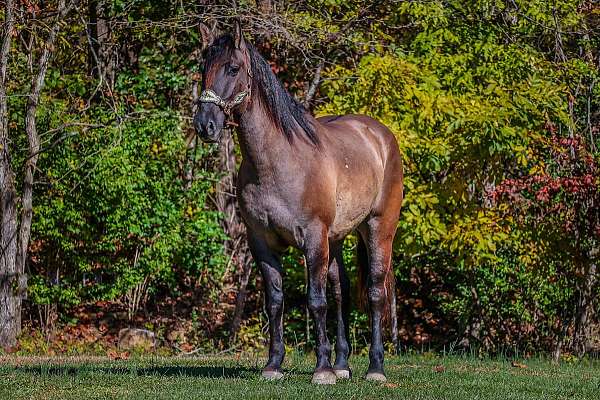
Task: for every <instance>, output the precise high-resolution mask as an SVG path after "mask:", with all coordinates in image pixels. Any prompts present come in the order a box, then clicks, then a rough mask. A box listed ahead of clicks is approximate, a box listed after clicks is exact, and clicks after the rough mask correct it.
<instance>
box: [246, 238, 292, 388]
mask: <svg viewBox="0 0 600 400" xmlns="http://www.w3.org/2000/svg"><path fill="white" fill-rule="evenodd" d="M248 241H249V243H250V250H251V252H252V257H253V258H254V260H255V261H256V264H257V265H258V267H259V268H260V272H261V274H262V278H263V286H264V290H265V299H266V306H267V307H266V309H267V315H268V317H269V339H270V340H269V361H268V362H267V365H266V366H265V368H264V369H263V372H262V376H263V377H264V378H265V379H269V380H273V379H281V378H283V373H282V372H281V363H282V362H283V357H284V356H285V346H284V344H283V281H282V276H281V275H282V272H283V271H282V268H281V263H280V261H279V257H278V256H277V254H276V253H274V252H273V251H272V250H270V249H269V248H268V246H267V244H266V243H265V242H264V241H263V240H260V239H257V238H256V237H250V235H248Z"/></svg>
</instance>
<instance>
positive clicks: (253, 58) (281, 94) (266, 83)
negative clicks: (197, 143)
mask: <svg viewBox="0 0 600 400" xmlns="http://www.w3.org/2000/svg"><path fill="white" fill-rule="evenodd" d="M233 46H234V40H233V37H232V36H231V35H229V34H225V35H223V36H221V37H219V38H218V39H216V40H215V42H214V43H213V44H212V46H210V47H209V48H208V49H207V52H206V56H205V57H206V61H207V67H208V66H209V65H210V63H211V61H212V60H214V59H215V58H216V57H217V56H218V55H220V54H222V53H223V52H224V51H231V49H233ZM246 47H247V49H248V54H249V56H250V69H251V72H252V81H253V83H254V86H253V87H254V88H258V90H259V91H260V94H261V95H262V98H263V99H264V101H265V102H266V106H267V107H268V109H269V111H270V112H271V118H272V119H273V122H275V124H276V125H277V126H278V127H279V128H280V129H281V131H282V132H283V134H284V135H285V137H286V138H287V139H288V140H289V141H290V142H291V141H292V140H293V139H294V136H296V135H302V134H303V135H305V136H306V138H308V139H309V140H310V141H311V142H312V143H313V144H315V145H318V144H319V137H318V136H317V133H316V131H315V127H314V125H313V123H312V121H311V118H310V115H309V114H308V111H307V110H306V109H305V108H304V106H302V104H300V103H299V102H298V101H297V100H296V99H295V98H294V97H293V96H291V95H290V94H289V93H288V92H287V91H286V90H285V88H284V87H283V85H282V84H281V83H280V82H279V80H278V79H277V77H276V76H275V74H274V73H273V71H272V70H271V67H270V66H269V64H268V63H267V61H266V60H265V59H264V58H263V57H262V56H261V55H260V53H259V52H258V50H256V48H255V47H254V46H253V45H252V44H250V43H248V42H246Z"/></svg>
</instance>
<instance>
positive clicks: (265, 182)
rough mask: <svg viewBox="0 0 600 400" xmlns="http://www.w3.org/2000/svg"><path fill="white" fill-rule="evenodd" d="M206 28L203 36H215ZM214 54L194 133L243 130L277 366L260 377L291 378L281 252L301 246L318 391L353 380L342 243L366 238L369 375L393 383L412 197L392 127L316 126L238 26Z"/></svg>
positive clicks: (251, 238)
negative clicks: (395, 286)
mask: <svg viewBox="0 0 600 400" xmlns="http://www.w3.org/2000/svg"><path fill="white" fill-rule="evenodd" d="M206 32H208V30H205V35H206ZM204 39H205V40H207V39H208V40H207V41H208V42H209V43H212V45H210V46H209V47H208V48H207V50H206V52H205V64H204V74H203V81H202V92H201V95H200V97H199V99H198V102H199V109H198V112H197V114H196V115H195V117H194V126H195V128H196V131H197V133H198V134H199V135H200V137H201V138H202V139H203V140H204V141H210V142H216V141H218V140H219V139H220V135H221V130H222V128H223V125H224V123H225V122H226V119H228V118H230V117H231V118H233V119H234V121H235V122H236V123H237V124H238V125H239V128H238V129H237V132H238V139H239V143H240V147H241V152H242V163H241V166H240V170H239V177H238V186H237V197H238V201H239V205H240V209H241V212H242V215H243V218H244V222H245V224H246V226H247V230H248V243H249V245H250V249H251V252H252V255H253V257H254V260H255V261H256V263H257V265H258V266H259V268H260V270H261V273H262V276H263V281H264V288H265V291H266V305H267V313H268V317H269V333H270V346H269V360H268V362H267V365H266V367H265V368H264V370H263V373H262V375H263V376H264V377H265V378H267V379H280V378H282V377H283V374H282V372H281V363H282V361H283V357H284V345H283V322H282V317H283V291H282V273H283V270H282V267H281V264H280V254H281V253H282V252H283V251H284V250H285V249H286V248H287V247H288V246H294V247H296V248H298V249H300V250H301V251H303V252H304V254H305V256H306V261H307V268H308V306H309V309H310V310H311V313H312V315H313V318H314V320H315V329H316V340H317V347H316V353H317V365H316V368H315V372H314V374H313V378H312V381H313V382H314V383H321V384H331V383H335V381H336V377H337V378H349V377H350V368H349V366H348V356H349V353H350V346H349V343H348V313H349V304H350V293H349V281H348V277H347V276H346V273H345V270H344V265H343V262H342V242H343V240H344V238H345V237H346V235H348V234H349V233H351V232H353V231H358V233H359V237H360V239H359V248H358V255H359V257H358V259H359V264H360V266H359V270H360V271H361V272H360V274H361V275H362V279H359V281H362V282H364V283H365V287H366V286H367V284H368V288H365V289H364V291H365V292H366V295H365V297H368V305H369V311H370V313H371V315H370V319H371V334H372V338H371V348H370V351H369V369H368V372H367V375H366V379H369V380H380V381H383V380H385V379H386V378H385V375H384V372H383V353H384V349H383V342H382V318H383V317H384V315H385V314H386V313H389V310H390V299H391V296H392V295H393V294H392V293H391V292H390V287H391V282H392V279H393V271H392V267H391V253H392V241H393V239H394V235H395V233H396V226H397V223H398V218H399V216H400V207H401V204H402V196H403V184H402V181H403V177H402V161H401V157H400V153H399V150H398V144H397V142H396V139H395V138H394V135H393V134H392V133H391V132H390V130H389V129H388V128H387V127H385V126H384V125H382V124H381V123H379V122H377V121H375V120H373V119H371V118H369V117H367V116H364V115H344V116H328V117H322V118H318V119H315V118H314V117H312V116H311V115H310V113H308V112H307V111H306V110H305V109H304V108H303V107H302V106H301V105H300V104H299V103H298V102H297V101H296V100H294V99H293V97H291V96H290V95H289V94H288V93H287V92H286V90H285V89H284V88H283V86H282V85H281V83H280V82H279V81H278V80H277V78H276V77H275V75H274V74H273V72H272V71H271V68H270V67H269V65H268V63H267V62H266V61H265V60H264V58H262V57H261V56H260V54H259V53H258V52H257V51H256V49H255V48H254V47H253V46H252V45H251V44H249V43H246V42H245V40H244V37H243V35H242V31H241V28H240V26H239V23H237V22H236V28H235V33H234V34H233V35H228V34H227V35H223V36H220V37H218V38H216V39H215V40H213V38H204ZM328 277H329V280H330V283H331V286H332V288H333V291H334V297H335V299H336V304H337V340H336V346H335V351H336V359H335V363H334V365H333V367H332V366H331V362H330V356H331V346H330V344H329V340H328V338H327V330H326V326H325V325H326V311H327V300H326V295H325V294H326V293H325V290H326V286H327V279H328Z"/></svg>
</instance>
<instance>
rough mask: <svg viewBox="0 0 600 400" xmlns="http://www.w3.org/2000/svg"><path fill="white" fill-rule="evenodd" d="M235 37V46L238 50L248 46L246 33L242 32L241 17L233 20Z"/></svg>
mask: <svg viewBox="0 0 600 400" xmlns="http://www.w3.org/2000/svg"><path fill="white" fill-rule="evenodd" d="M233 32H234V33H233V38H234V43H235V48H236V49H238V50H244V49H245V48H246V41H245V40H244V33H243V32H242V25H241V24H240V20H239V19H237V18H236V19H234V20H233Z"/></svg>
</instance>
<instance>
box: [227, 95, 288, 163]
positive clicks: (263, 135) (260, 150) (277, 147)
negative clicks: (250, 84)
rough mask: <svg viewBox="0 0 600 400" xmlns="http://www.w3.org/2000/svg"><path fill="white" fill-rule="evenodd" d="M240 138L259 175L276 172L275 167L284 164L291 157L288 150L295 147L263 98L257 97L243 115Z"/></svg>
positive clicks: (248, 159) (246, 154)
mask: <svg viewBox="0 0 600 400" xmlns="http://www.w3.org/2000/svg"><path fill="white" fill-rule="evenodd" d="M238 138H239V142H240V148H241V151H242V157H243V158H244V159H245V160H246V161H247V162H249V163H250V164H251V165H252V166H253V167H254V169H255V171H256V172H257V174H258V175H262V174H266V175H272V174H273V172H274V170H277V169H280V168H284V167H285V165H284V164H283V163H282V162H283V161H285V160H286V159H288V158H289V157H286V153H289V152H290V151H291V150H292V149H291V146H290V143H289V142H288V141H287V139H286V138H285V136H284V135H283V134H282V133H281V132H279V128H278V127H277V126H276V125H275V123H274V122H273V120H272V118H271V117H270V116H269V115H268V112H267V110H266V109H265V108H264V106H263V104H262V103H261V99H260V98H256V99H255V101H253V102H252V103H251V104H250V105H249V107H248V109H247V110H246V111H245V112H244V113H243V114H242V116H241V117H240V124H239V129H238Z"/></svg>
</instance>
